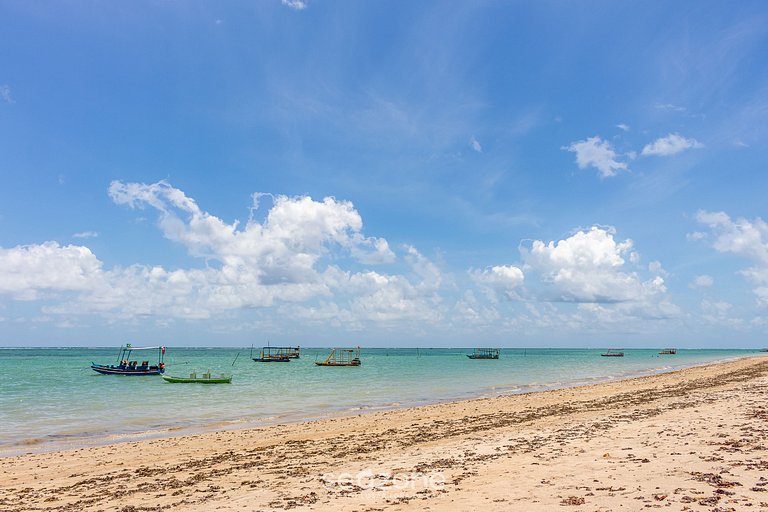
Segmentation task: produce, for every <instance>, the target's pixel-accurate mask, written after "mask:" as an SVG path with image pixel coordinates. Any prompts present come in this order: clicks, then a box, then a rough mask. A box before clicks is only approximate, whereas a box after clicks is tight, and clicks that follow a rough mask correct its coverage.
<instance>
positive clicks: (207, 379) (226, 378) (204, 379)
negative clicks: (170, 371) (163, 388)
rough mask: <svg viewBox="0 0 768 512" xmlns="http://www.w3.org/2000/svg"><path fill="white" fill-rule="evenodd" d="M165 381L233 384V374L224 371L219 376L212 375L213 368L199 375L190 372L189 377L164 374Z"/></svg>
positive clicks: (173, 382)
mask: <svg viewBox="0 0 768 512" xmlns="http://www.w3.org/2000/svg"><path fill="white" fill-rule="evenodd" d="M163 380H164V381H165V382H170V383H172V384H231V383H232V376H231V375H227V374H224V373H222V374H221V375H219V376H218V377H213V376H211V370H208V373H204V374H203V375H202V376H200V377H198V376H197V373H196V372H192V373H190V374H189V377H176V376H172V375H163Z"/></svg>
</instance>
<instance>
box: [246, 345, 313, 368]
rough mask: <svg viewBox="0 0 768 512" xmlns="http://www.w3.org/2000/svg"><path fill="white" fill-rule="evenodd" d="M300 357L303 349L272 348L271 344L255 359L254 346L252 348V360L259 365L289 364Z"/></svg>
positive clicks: (263, 348) (262, 349)
mask: <svg viewBox="0 0 768 512" xmlns="http://www.w3.org/2000/svg"><path fill="white" fill-rule="evenodd" d="M299 357H301V347H271V346H269V343H267V346H266V347H262V348H261V354H259V357H253V346H251V359H253V360H254V361H256V362H257V363H288V362H290V361H291V359H298V358H299Z"/></svg>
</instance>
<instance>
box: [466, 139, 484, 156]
mask: <svg viewBox="0 0 768 512" xmlns="http://www.w3.org/2000/svg"><path fill="white" fill-rule="evenodd" d="M469 146H470V147H471V148H472V149H473V150H474V151H476V152H478V153H482V152H483V146H481V145H480V141H478V140H477V139H476V138H474V137H471V138H470V139H469Z"/></svg>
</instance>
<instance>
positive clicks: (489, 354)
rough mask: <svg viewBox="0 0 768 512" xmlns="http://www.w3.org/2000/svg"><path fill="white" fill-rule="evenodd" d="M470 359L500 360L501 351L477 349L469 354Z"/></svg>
mask: <svg viewBox="0 0 768 512" xmlns="http://www.w3.org/2000/svg"><path fill="white" fill-rule="evenodd" d="M467 357H468V358H470V359H498V358H499V349H497V348H476V349H475V351H474V352H472V353H471V354H467Z"/></svg>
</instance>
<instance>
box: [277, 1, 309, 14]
mask: <svg viewBox="0 0 768 512" xmlns="http://www.w3.org/2000/svg"><path fill="white" fill-rule="evenodd" d="M280 3H282V4H283V5H286V6H288V7H290V8H291V9H294V10H296V11H301V10H303V9H306V8H307V2H306V1H305V0H280Z"/></svg>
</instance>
